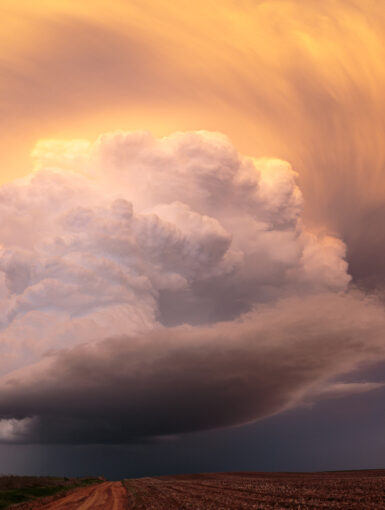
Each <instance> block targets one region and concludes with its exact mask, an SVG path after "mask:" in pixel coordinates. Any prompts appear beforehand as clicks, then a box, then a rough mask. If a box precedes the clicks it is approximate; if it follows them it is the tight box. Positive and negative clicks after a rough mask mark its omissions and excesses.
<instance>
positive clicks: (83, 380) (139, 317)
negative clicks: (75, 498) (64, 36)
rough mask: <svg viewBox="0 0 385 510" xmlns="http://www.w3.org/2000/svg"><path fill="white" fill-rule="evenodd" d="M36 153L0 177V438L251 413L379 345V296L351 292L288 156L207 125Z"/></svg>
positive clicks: (231, 420) (100, 433) (131, 435)
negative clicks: (248, 146) (30, 166)
mask: <svg viewBox="0 0 385 510" xmlns="http://www.w3.org/2000/svg"><path fill="white" fill-rule="evenodd" d="M34 157H35V158H36V170H35V172H34V173H32V174H31V175H29V176H28V177H27V178H24V179H21V180H19V181H15V182H12V183H10V184H7V185H4V186H3V187H2V188H1V189H0V199H1V201H0V213H1V215H2V217H3V218H6V221H4V222H2V223H1V225H0V242H1V252H0V294H1V297H2V301H1V309H0V321H1V328H2V330H1V333H0V345H1V349H2V352H3V357H2V363H1V365H0V369H1V371H2V373H3V376H2V379H1V380H0V425H1V424H2V429H4V430H5V431H6V433H4V434H3V436H2V437H3V440H9V441H16V440H19V441H41V442H44V441H48V442H55V441H66V442H71V441H84V442H87V441H93V442H97V441H107V442H108V441H130V440H135V439H139V438H143V437H149V436H159V435H162V434H178V433H182V432H188V431H192V430H200V429H206V428H213V427H220V426H229V425H235V424H239V423H244V422H247V421H250V420H254V419H257V418H261V417H264V416H268V415H271V414H274V413H276V412H279V411H281V410H283V409H286V408H288V407H290V406H293V405H295V404H296V403H297V402H299V401H300V400H301V398H302V397H303V396H304V395H306V394H312V393H313V394H315V393H317V392H318V393H322V385H323V384H326V383H327V382H328V381H330V380H331V379H332V378H335V377H338V375H339V374H342V373H346V372H349V371H351V370H353V369H354V368H356V367H357V366H359V365H360V364H362V363H368V362H370V361H372V360H373V359H374V357H375V356H376V355H377V356H378V355H380V356H383V355H384V352H383V351H384V350H383V348H382V347H381V341H380V340H381V331H382V330H383V324H384V314H383V311H382V308H381V306H380V305H378V304H377V303H376V302H375V301H374V300H373V299H368V298H366V297H365V296H363V295H361V294H360V293H358V292H357V291H354V292H353V291H351V290H349V281H350V276H349V274H348V271H347V264H346V262H345V260H344V256H345V247H344V244H343V242H342V241H341V240H339V239H337V238H335V237H332V236H322V237H321V236H317V235H316V234H315V233H313V232H311V231H309V230H308V229H306V228H305V226H304V225H303V223H302V221H301V210H302V197H301V193H300V190H299V188H298V186H297V184H296V174H295V172H294V171H293V170H292V168H291V167H290V165H289V164H288V163H287V162H284V161H280V160H276V159H268V158H263V159H253V158H249V157H245V156H242V155H241V154H239V153H238V152H237V151H236V150H235V148H234V147H233V146H232V144H231V143H230V141H229V140H228V139H227V138H226V137H224V136H223V135H221V134H219V133H207V132H189V133H176V134H174V135H172V136H169V137H166V138H162V139H155V138H153V137H152V136H151V135H150V134H148V133H143V132H138V133H120V132H119V133H112V134H106V135H103V136H101V137H100V138H99V139H98V140H97V141H96V142H95V143H94V144H90V143H88V142H86V141H79V140H77V141H76V140H75V141H72V142H58V141H51V142H44V143H40V144H39V145H38V146H37V147H36V149H35V151H34ZM15 420H16V421H15ZM0 439H1V438H0Z"/></svg>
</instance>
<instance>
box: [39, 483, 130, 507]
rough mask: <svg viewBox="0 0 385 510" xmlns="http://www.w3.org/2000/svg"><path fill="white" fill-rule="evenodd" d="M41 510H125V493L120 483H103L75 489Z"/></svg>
mask: <svg viewBox="0 0 385 510" xmlns="http://www.w3.org/2000/svg"><path fill="white" fill-rule="evenodd" d="M39 508H40V509H41V510H126V508H127V491H126V489H125V488H124V487H123V485H122V484H121V483H120V482H105V483H101V484H99V485H93V486H91V487H84V488H82V489H77V490H75V491H73V492H71V493H70V494H68V495H67V496H65V497H64V498H61V499H57V500H56V501H53V502H52V503H48V504H46V505H43V506H40V507H39Z"/></svg>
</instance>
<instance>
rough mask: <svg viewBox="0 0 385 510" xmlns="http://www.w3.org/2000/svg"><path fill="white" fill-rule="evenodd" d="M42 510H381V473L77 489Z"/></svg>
mask: <svg viewBox="0 0 385 510" xmlns="http://www.w3.org/2000/svg"><path fill="white" fill-rule="evenodd" d="M37 508H39V509H42V510H75V509H76V510H99V509H103V510H123V509H127V510H242V509H245V510H246V509H247V510H248V509H260V510H270V509H341V508H343V509H351V510H358V509H359V510H366V509H373V510H374V509H376V510H379V509H385V470H375V471H351V472H348V471H345V472H329V473H214V474H201V475H183V476H160V477H152V478H138V479H131V480H125V481H124V482H123V483H121V482H105V483H101V484H99V485H94V486H92V487H87V488H82V489H77V490H75V491H73V492H71V493H70V494H68V495H67V496H65V497H63V498H61V499H58V500H56V501H54V502H51V503H49V504H46V505H43V506H38V507H36V506H35V507H34V509H37Z"/></svg>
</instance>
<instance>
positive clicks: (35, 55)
mask: <svg viewBox="0 0 385 510" xmlns="http://www.w3.org/2000/svg"><path fill="white" fill-rule="evenodd" d="M0 11H1V12H0V14H1V16H2V20H3V23H2V26H1V29H0V30H1V34H0V44H1V50H0V56H1V64H0V65H1V68H0V69H1V76H2V79H1V84H0V93H1V109H2V116H1V117H2V121H3V122H2V128H1V143H2V146H3V149H2V151H1V158H2V161H1V165H2V175H1V180H2V181H6V180H10V179H12V178H14V177H15V176H18V175H22V174H25V173H27V172H28V171H29V170H30V168H31V167H30V163H29V161H28V157H29V156H28V155H29V152H30V150H31V149H32V147H33V146H34V144H35V142H36V141H37V140H38V139H41V138H95V137H96V136H97V135H98V134H99V133H100V132H104V131H108V130H115V129H127V130H135V129H138V128H140V129H143V128H144V129H148V130H150V131H152V132H154V134H156V135H163V134H168V133H170V132H172V131H175V130H191V129H207V130H218V131H221V132H224V133H225V134H227V135H228V136H229V137H230V138H231V139H232V140H233V141H234V143H235V144H236V146H237V147H238V148H239V149H240V150H241V151H243V152H246V153H248V154H251V155H255V156H264V155H273V156H278V157H282V158H285V159H288V160H289V161H290V162H291V163H292V164H293V166H294V167H295V168H296V170H297V171H298V172H299V175H300V184H301V187H302V189H303V191H304V196H305V212H306V215H305V218H306V220H307V221H309V222H312V223H313V225H318V226H319V228H327V229H329V230H334V231H337V232H338V233H340V234H341V235H342V236H343V238H344V239H345V240H346V241H347V242H348V247H349V250H350V254H351V253H352V252H354V250H355V247H357V246H361V245H366V246H369V245H370V246H372V248H367V249H368V250H369V251H370V250H372V252H373V253H372V255H370V254H368V253H366V252H365V253H362V252H360V254H357V253H358V252H357V253H356V255H355V259H354V260H353V261H352V264H353V267H354V265H356V266H357V267H358V266H365V265H368V261H371V264H373V260H374V259H376V260H375V261H374V263H376V264H377V265H378V264H379V262H378V260H379V257H378V256H377V252H378V249H379V246H382V244H381V243H382V241H383V240H382V239H381V240H380V241H379V240H378V231H377V230H376V229H374V230H375V231H371V230H370V229H371V225H372V218H373V217H374V216H377V217H378V215H383V216H384V197H385V186H384V178H383V172H384V162H385V144H384V143H383V140H384V134H385V115H384V113H385V99H384V97H383V90H384V85H385V69H384V67H383V62H384V58H385V51H384V49H385V44H384V43H385V36H384V33H383V26H384V22H385V7H384V5H383V3H382V2H378V1H375V0H324V1H323V2H318V1H315V0H314V1H313V0H308V1H306V2H303V1H300V0H269V1H257V0H253V1H247V0H244V1H232V0H224V1H222V2H214V1H211V2H210V1H207V0H205V1H203V0H197V1H195V2H189V1H179V2H173V1H166V0H161V1H157V0H147V1H146V0H141V1H138V2H135V1H133V2H125V1H123V0H112V1H111V0H109V1H107V0H97V1H94V2H92V7H91V6H90V4H89V3H88V2H77V1H75V0H62V1H60V0H59V1H54V2H52V1H48V0H19V1H18V2H14V1H11V0H3V1H2V3H1V7H0ZM373 257H374V258H373ZM376 257H377V258H376ZM372 259H373V260H372ZM376 261H377V262H376ZM361 272H362V271H361ZM363 273H365V271H363ZM364 276H366V275H364Z"/></svg>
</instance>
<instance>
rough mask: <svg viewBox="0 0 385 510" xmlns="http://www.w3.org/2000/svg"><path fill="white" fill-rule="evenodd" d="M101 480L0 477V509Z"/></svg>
mask: <svg viewBox="0 0 385 510" xmlns="http://www.w3.org/2000/svg"><path fill="white" fill-rule="evenodd" d="M101 481H102V480H99V479H97V478H55V477H17V476H4V477H0V510H3V509H5V508H8V507H9V506H11V505H15V504H18V503H25V502H27V501H33V500H35V499H38V498H45V497H49V496H54V495H55V494H59V493H63V494H64V493H65V492H67V491H68V490H71V489H76V488H79V487H85V486H88V485H93V484H95V483H100V482H101Z"/></svg>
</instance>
